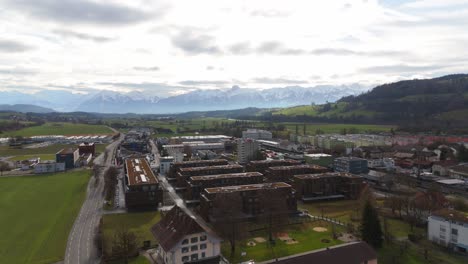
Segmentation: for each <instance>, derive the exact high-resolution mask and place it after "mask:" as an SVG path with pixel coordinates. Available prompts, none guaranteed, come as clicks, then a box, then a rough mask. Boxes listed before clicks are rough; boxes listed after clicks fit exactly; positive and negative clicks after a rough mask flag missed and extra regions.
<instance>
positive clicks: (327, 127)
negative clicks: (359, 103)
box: [285, 123, 396, 135]
mask: <svg viewBox="0 0 468 264" xmlns="http://www.w3.org/2000/svg"><path fill="white" fill-rule="evenodd" d="M285 125H286V128H287V129H288V130H289V131H291V132H292V133H295V131H296V125H297V126H298V127H299V134H302V133H303V126H304V123H285ZM392 128H396V126H390V125H363V124H306V134H307V135H313V134H316V131H318V130H320V131H322V132H323V133H325V134H331V133H341V132H342V131H343V129H346V130H348V131H350V129H351V131H352V130H354V131H355V132H356V133H363V132H389V131H390V130H391V129H392Z"/></svg>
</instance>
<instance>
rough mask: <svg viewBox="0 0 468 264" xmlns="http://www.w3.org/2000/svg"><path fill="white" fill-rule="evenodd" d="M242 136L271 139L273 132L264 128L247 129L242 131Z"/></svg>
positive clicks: (245, 137)
mask: <svg viewBox="0 0 468 264" xmlns="http://www.w3.org/2000/svg"><path fill="white" fill-rule="evenodd" d="M242 138H244V139H247V138H251V139H265V140H269V139H272V138H273V134H272V133H271V132H270V131H266V130H262V129H247V130H246V131H242Z"/></svg>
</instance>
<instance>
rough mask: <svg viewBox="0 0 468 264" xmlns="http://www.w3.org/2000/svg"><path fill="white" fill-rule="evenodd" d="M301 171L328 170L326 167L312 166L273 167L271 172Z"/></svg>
mask: <svg viewBox="0 0 468 264" xmlns="http://www.w3.org/2000/svg"><path fill="white" fill-rule="evenodd" d="M300 169H314V170H323V169H327V168H325V167H322V166H319V165H315V164H311V165H293V166H278V167H271V168H270V170H272V171H282V170H300Z"/></svg>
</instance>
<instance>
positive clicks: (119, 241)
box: [112, 227, 138, 263]
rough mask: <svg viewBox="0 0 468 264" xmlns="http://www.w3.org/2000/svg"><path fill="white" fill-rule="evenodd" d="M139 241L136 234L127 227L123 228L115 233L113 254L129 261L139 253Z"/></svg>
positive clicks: (126, 261)
mask: <svg viewBox="0 0 468 264" xmlns="http://www.w3.org/2000/svg"><path fill="white" fill-rule="evenodd" d="M137 250H138V242H137V237H136V235H135V234H134V233H133V232H131V231H129V230H128V229H127V228H125V227H124V228H122V229H120V230H118V231H117V232H116V233H115V234H114V240H113V242H112V255H113V256H114V257H118V258H122V259H124V261H125V263H128V259H129V258H130V257H133V256H135V255H136V254H137Z"/></svg>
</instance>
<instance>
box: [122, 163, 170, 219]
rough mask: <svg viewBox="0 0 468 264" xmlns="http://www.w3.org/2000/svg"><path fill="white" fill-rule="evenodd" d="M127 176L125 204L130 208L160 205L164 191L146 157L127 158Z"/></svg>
mask: <svg viewBox="0 0 468 264" xmlns="http://www.w3.org/2000/svg"><path fill="white" fill-rule="evenodd" d="M125 176H126V177H125V188H124V189H125V204H126V206H127V208H128V209H129V210H134V209H135V210H138V209H151V208H157V207H158V204H159V203H160V202H162V198H163V197H162V193H163V192H162V190H161V188H160V187H159V182H158V180H157V179H156V176H155V175H154V173H153V171H152V170H151V167H150V165H149V164H148V161H147V160H146V159H143V158H132V159H126V160H125Z"/></svg>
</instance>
